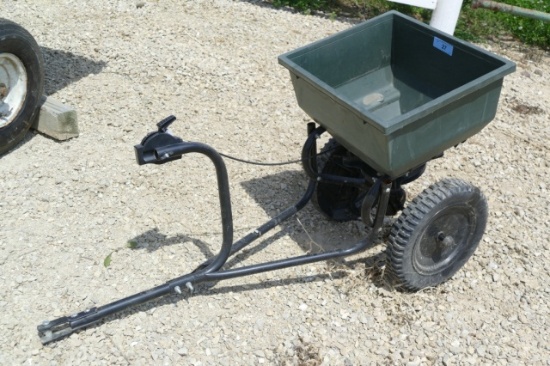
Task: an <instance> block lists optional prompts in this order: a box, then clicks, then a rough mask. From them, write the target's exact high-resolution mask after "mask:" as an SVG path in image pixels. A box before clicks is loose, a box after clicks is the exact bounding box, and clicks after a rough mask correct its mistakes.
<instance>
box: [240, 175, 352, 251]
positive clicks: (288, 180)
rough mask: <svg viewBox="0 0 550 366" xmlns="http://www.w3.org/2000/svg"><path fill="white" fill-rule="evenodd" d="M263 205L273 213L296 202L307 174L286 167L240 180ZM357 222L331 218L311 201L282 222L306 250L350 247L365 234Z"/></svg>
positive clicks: (286, 230) (272, 215)
mask: <svg viewBox="0 0 550 366" xmlns="http://www.w3.org/2000/svg"><path fill="white" fill-rule="evenodd" d="M241 185H242V186H243V187H244V189H245V190H246V192H247V193H248V194H249V195H250V196H251V197H252V198H254V200H255V201H256V202H257V203H258V205H259V206H260V207H262V208H263V209H264V211H265V212H266V213H267V214H268V215H269V216H270V217H274V216H276V215H277V214H279V213H280V212H281V211H283V210H284V209H286V208H287V207H289V206H291V205H294V204H295V203H296V202H297V201H298V200H299V199H300V198H301V197H302V196H303V194H304V193H305V190H306V186H307V178H306V176H305V173H303V172H301V171H285V172H282V173H278V174H273V175H266V176H263V177H261V178H257V179H253V180H250V181H247V182H243V183H241ZM359 226H360V225H359V224H358V222H346V223H338V222H334V221H329V220H328V219H326V218H325V217H324V216H323V215H322V214H321V213H320V212H319V211H317V210H316V209H315V208H314V207H313V205H312V204H311V202H310V203H308V204H307V205H306V206H305V207H304V208H303V209H302V210H301V211H299V212H298V213H297V214H296V215H294V216H291V217H290V218H289V219H288V220H286V221H284V222H282V223H280V224H279V227H280V228H281V229H282V230H281V231H283V232H284V233H285V234H287V235H289V236H290V237H291V238H292V239H293V240H294V241H295V242H296V243H298V245H300V247H301V248H302V250H303V251H304V252H306V253H318V252H323V251H327V250H333V249H337V248H342V247H344V248H347V247H349V246H350V245H353V244H355V243H357V242H358V241H359V240H360V239H362V238H363V235H362V233H361V232H360V231H359Z"/></svg>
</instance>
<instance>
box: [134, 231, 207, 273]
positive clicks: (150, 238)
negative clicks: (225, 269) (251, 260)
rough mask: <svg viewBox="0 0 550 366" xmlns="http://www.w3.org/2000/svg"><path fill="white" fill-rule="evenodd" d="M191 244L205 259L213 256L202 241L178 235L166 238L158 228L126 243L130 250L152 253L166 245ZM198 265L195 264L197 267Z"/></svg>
mask: <svg viewBox="0 0 550 366" xmlns="http://www.w3.org/2000/svg"><path fill="white" fill-rule="evenodd" d="M187 242H191V243H193V244H194V245H195V246H196V247H197V248H199V250H200V251H201V253H202V254H204V256H205V257H206V258H210V257H212V256H214V253H212V251H211V250H210V248H209V247H208V244H207V243H205V242H203V241H202V240H199V239H195V238H192V237H190V236H188V235H184V234H178V235H176V236H170V237H169V236H167V235H165V234H163V233H161V232H160V231H159V229H158V228H154V229H151V230H147V231H146V232H144V233H143V234H140V235H138V236H136V237H134V238H132V239H130V240H129V241H128V243H131V246H130V247H131V248H132V249H145V250H147V251H148V252H154V251H155V250H157V249H160V248H162V247H165V246H168V245H174V244H183V243H187ZM198 264H199V263H197V265H198Z"/></svg>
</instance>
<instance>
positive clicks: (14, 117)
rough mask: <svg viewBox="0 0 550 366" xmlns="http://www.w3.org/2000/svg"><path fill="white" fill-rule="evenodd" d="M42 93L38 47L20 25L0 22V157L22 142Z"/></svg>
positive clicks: (41, 62) (40, 60)
mask: <svg viewBox="0 0 550 366" xmlns="http://www.w3.org/2000/svg"><path fill="white" fill-rule="evenodd" d="M14 75H23V76H21V77H14ZM25 78H26V82H25ZM43 92H44V59H43V56H42V52H41V50H40V47H39V46H38V44H37V43H36V41H35V40H34V38H33V37H32V35H31V34H30V33H29V32H27V31H26V30H25V29H24V28H22V27H21V26H20V25H18V24H16V23H14V22H12V21H9V20H7V19H2V18H0V155H1V154H3V153H5V152H7V151H8V150H10V149H11V148H12V147H14V146H15V145H16V144H17V143H18V142H19V141H21V140H22V139H23V137H24V136H25V134H26V133H27V131H28V130H29V128H30V126H31V124H32V122H33V120H34V117H35V115H36V113H37V112H38V106H39V104H40V99H41V97H42V94H43Z"/></svg>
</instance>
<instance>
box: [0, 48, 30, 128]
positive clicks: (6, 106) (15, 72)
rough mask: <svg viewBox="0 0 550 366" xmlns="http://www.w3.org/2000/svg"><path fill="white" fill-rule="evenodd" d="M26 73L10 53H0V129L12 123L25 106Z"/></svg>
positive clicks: (18, 60)
mask: <svg viewBox="0 0 550 366" xmlns="http://www.w3.org/2000/svg"><path fill="white" fill-rule="evenodd" d="M26 97H27V71H26V70H25V66H24V65H23V62H21V60H20V59H19V58H18V57H17V56H15V55H13V54H11V53H0V128H2V127H5V126H7V125H9V124H10V123H12V122H13V121H14V120H15V118H16V117H17V115H18V114H19V112H20V111H21V109H22V108H23V105H24V104H25V98H26Z"/></svg>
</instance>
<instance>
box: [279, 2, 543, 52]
mask: <svg viewBox="0 0 550 366" xmlns="http://www.w3.org/2000/svg"><path fill="white" fill-rule="evenodd" d="M271 2H272V3H273V5H275V6H290V7H292V8H294V9H296V10H298V11H301V12H304V13H306V14H309V13H312V12H314V11H322V12H324V13H327V14H330V15H331V17H335V16H337V15H347V16H352V17H357V18H364V19H368V18H371V17H373V16H375V15H378V14H382V13H384V12H386V11H389V10H397V11H400V12H402V13H404V14H408V15H410V16H413V17H415V18H416V19H419V20H422V21H424V22H426V23H428V22H429V21H430V17H431V13H432V12H431V10H427V9H422V8H417V7H413V6H408V5H403V4H397V3H393V2H389V1H387V0H271ZM499 2H501V3H505V4H509V5H515V6H519V7H523V8H527V9H533V10H538V11H542V12H545V13H550V1H549V0H499ZM455 35H456V36H457V37H459V38H462V39H465V40H467V41H478V42H479V41H484V40H495V39H498V38H499V37H503V36H504V37H510V36H513V37H515V38H516V39H518V40H520V41H521V42H523V43H525V44H528V45H533V46H538V47H540V48H543V49H550V23H545V22H543V21H542V20H535V19H529V18H524V17H519V16H514V15H511V14H506V13H502V12H495V11H492V10H487V9H481V8H479V9H473V8H472V0H464V4H463V6H462V11H461V13H460V18H459V21H458V24H457V28H456V31H455Z"/></svg>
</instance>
